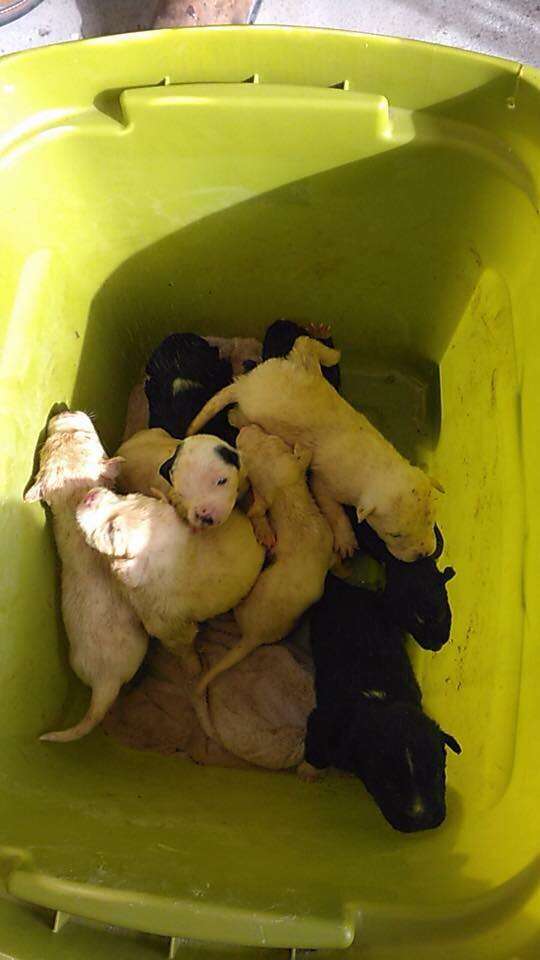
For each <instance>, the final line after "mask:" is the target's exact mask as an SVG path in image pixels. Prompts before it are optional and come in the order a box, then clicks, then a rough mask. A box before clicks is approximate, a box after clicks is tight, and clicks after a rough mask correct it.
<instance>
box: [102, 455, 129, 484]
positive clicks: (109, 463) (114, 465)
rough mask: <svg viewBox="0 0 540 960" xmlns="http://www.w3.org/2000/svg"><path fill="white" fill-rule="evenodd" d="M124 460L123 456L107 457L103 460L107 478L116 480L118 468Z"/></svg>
mask: <svg viewBox="0 0 540 960" xmlns="http://www.w3.org/2000/svg"><path fill="white" fill-rule="evenodd" d="M125 462H126V458H125V457H109V458H108V459H107V460H105V461H104V466H105V473H106V475H107V477H108V478H109V480H116V479H117V477H118V474H119V473H120V468H121V466H122V464H123V463H125Z"/></svg>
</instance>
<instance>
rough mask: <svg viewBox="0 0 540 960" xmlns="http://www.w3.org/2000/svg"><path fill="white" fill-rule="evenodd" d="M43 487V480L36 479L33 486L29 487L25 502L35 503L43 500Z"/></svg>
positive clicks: (24, 497) (24, 498)
mask: <svg viewBox="0 0 540 960" xmlns="http://www.w3.org/2000/svg"><path fill="white" fill-rule="evenodd" d="M43 499H44V497H43V488H42V485H41V480H36V482H35V483H33V484H32V486H31V487H29V488H28V490H27V491H26V493H25V494H24V496H23V500H24V502H25V503H35V502H36V500H43Z"/></svg>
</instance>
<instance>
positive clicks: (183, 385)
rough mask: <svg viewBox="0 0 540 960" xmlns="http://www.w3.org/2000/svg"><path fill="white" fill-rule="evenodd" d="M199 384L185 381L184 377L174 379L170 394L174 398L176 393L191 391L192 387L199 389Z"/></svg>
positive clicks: (194, 381)
mask: <svg viewBox="0 0 540 960" xmlns="http://www.w3.org/2000/svg"><path fill="white" fill-rule="evenodd" d="M200 386H201V384H200V383H197V381H196V380H187V379H184V377H175V379H174V380H173V382H172V394H173V397H176V395H177V394H178V393H184V391H185V390H191V388H192V387H200Z"/></svg>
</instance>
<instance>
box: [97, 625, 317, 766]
mask: <svg viewBox="0 0 540 960" xmlns="http://www.w3.org/2000/svg"><path fill="white" fill-rule="evenodd" d="M237 638H238V628H237V626H236V623H235V622H234V621H233V620H232V618H231V617H230V616H227V617H220V618H218V619H217V620H214V621H212V622H211V623H209V624H208V625H205V626H204V627H202V628H201V630H200V633H199V636H198V638H197V651H198V653H199V658H200V660H201V667H202V668H208V667H209V666H211V665H212V664H213V663H214V662H215V661H216V659H217V658H218V657H220V656H222V654H223V652H224V651H225V650H227V649H229V648H230V647H231V646H232V645H233V643H234V642H235V640H236V639H237ZM291 651H292V652H291ZM314 706H315V695H314V689H313V678H312V674H311V671H310V659H309V655H307V654H306V652H305V649H303V648H302V643H301V641H300V642H296V643H294V642H293V643H289V644H288V645H282V644H274V645H272V646H268V647H259V649H257V650H255V651H254V652H253V653H252V654H251V655H250V656H249V657H247V658H246V659H245V660H242V661H241V663H239V664H237V665H236V666H235V667H234V668H233V669H232V670H229V671H228V672H226V673H223V674H221V675H220V676H219V677H218V678H217V679H216V680H215V681H214V683H212V684H211V685H210V687H209V689H208V691H207V694H206V696H205V697H204V698H202V699H201V698H198V697H196V696H195V694H194V691H193V681H190V680H189V679H188V678H187V676H186V674H185V672H184V670H183V668H182V665H181V663H180V661H179V660H177V659H175V657H173V656H172V655H171V654H170V653H168V652H167V651H166V650H165V649H164V648H163V647H161V646H160V645H159V644H157V643H156V644H155V646H153V647H152V648H151V651H150V654H149V657H148V660H147V663H146V667H145V673H144V676H143V679H142V680H141V681H140V682H139V683H138V685H136V686H134V687H132V688H131V689H129V688H126V689H125V690H124V691H123V692H122V693H121V695H120V696H119V698H118V700H117V701H116V703H115V704H114V706H113V707H112V709H111V710H110V712H109V713H108V715H107V717H106V718H105V720H104V722H103V726H104V728H105V730H106V732H107V733H108V734H110V735H111V736H113V737H115V738H116V739H117V740H119V741H120V743H122V744H124V746H127V747H132V748H134V749H138V750H153V751H156V752H157V753H162V754H168V755H170V754H178V755H180V756H184V757H185V756H187V757H191V759H192V760H194V761H195V762H196V763H201V764H213V765H219V766H225V767H231V766H232V767H249V766H258V767H265V768H266V769H269V770H284V769H288V768H291V767H296V766H297V765H298V764H299V763H300V762H301V761H302V759H303V753H304V737H305V732H306V723H307V718H308V716H309V714H310V713H311V711H312V709H313V707H314Z"/></svg>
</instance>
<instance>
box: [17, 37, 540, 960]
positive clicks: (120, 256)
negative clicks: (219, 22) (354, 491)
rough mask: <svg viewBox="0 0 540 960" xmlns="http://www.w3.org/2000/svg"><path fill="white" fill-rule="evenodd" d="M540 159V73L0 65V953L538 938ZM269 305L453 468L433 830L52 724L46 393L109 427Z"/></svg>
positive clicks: (536, 941)
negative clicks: (132, 396) (201, 340)
mask: <svg viewBox="0 0 540 960" xmlns="http://www.w3.org/2000/svg"><path fill="white" fill-rule="evenodd" d="M539 181H540V79H539V75H538V73H537V72H535V71H534V70H532V69H528V68H522V67H520V66H519V65H518V64H513V63H509V62H505V61H501V60H495V59H491V58H487V57H482V56H479V55H475V54H470V53H464V52H461V51H456V50H450V49H445V48H437V47H433V46H429V45H425V44H418V43H413V42H409V41H402V40H392V39H385V38H376V37H368V36H361V35H348V34H340V33H332V32H324V31H309V30H289V29H273V28H260V29H259V28H221V29H204V30H188V31H165V32H162V33H153V34H139V35H134V36H131V37H113V38H107V39H102V40H95V41H87V42H84V43H76V44H67V45H64V46H61V47H49V48H46V49H42V50H39V51H36V52H32V53H25V54H20V55H16V56H13V57H8V58H5V59H4V60H2V61H1V62H0V204H1V209H0V215H1V233H0V245H1V249H0V324H1V337H2V346H1V353H0V409H1V413H2V416H1V420H0V437H1V441H2V458H1V461H0V495H1V497H2V510H1V513H0V523H1V532H2V544H3V549H4V560H3V563H2V572H1V577H2V591H1V594H0V617H1V624H2V630H1V645H0V677H1V680H2V685H1V691H2V696H1V698H0V739H1V750H2V764H1V769H0V879H1V882H2V890H3V892H4V899H0V954H2V955H6V956H9V957H16V958H17V960H38V958H39V960H42V958H47V960H48V958H50V960H56V958H58V960H64V958H66V960H67V958H69V960H79V958H81V960H83V958H84V960H86V958H90V957H92V958H94V957H98V956H99V957H100V958H102V957H103V958H108V957H110V958H113V957H114V958H117V957H118V958H122V957H124V956H125V957H126V958H127V957H128V956H129V957H130V960H139V958H141V960H145V958H151V957H157V956H165V955H166V952H167V944H166V942H165V941H162V940H161V939H159V938H160V937H165V936H169V937H172V936H176V937H180V938H187V937H189V938H191V940H192V941H193V942H190V944H187V945H183V944H180V945H179V944H178V942H177V941H175V942H174V944H173V947H172V949H173V951H174V948H175V947H176V946H179V950H180V954H179V955H183V956H185V957H195V956H199V955H202V956H204V955H206V956H212V957H218V956H219V957H222V956H223V957H225V956H234V957H243V956H244V955H245V956H249V957H252V956H253V957H257V956H261V957H266V956H268V954H269V952H270V949H269V948H272V947H279V948H286V947H295V946H296V947H318V948H321V954H320V955H321V957H324V958H330V957H336V956H338V955H339V951H340V949H341V948H345V947H347V946H348V945H349V944H350V943H351V941H353V940H354V943H353V945H352V946H351V947H350V955H351V956H352V957H356V958H358V960H411V958H412V957H414V958H415V960H435V958H436V960H518V958H519V960H538V957H540V933H539V930H540V891H539V873H540V864H539V859H538V851H539V842H538V841H539V833H540V831H539V821H540V814H539V808H540V804H539V794H540V764H539V759H540V757H539V753H540V748H539V743H540V738H539V736H538V729H539V719H540V716H539V712H540V711H539V697H538V688H539V686H540V643H539V632H540V629H539V628H540V604H539V600H540V593H539V590H538V568H539V558H540V513H539V511H538V509H537V504H538V500H539V497H540V449H539V444H538V432H539V425H540V389H539V387H538V384H539V382H540V322H539V321H540V317H539V304H540V296H539V294H540V290H539V286H540V255H539V242H538V240H539V222H538V189H539ZM279 316H288V317H291V318H295V319H298V320H307V319H309V320H312V321H315V322H330V323H331V324H332V326H333V333H334V336H335V339H336V341H337V342H338V343H339V344H340V345H341V346H342V347H343V350H344V378H345V389H346V392H347V394H348V395H349V396H351V397H353V398H354V399H355V401H356V402H357V403H358V404H359V405H361V406H362V409H364V410H365V411H366V412H367V413H368V415H369V416H371V417H372V418H373V419H374V421H375V422H377V424H378V425H379V426H381V427H382V428H383V429H384V430H385V431H386V432H387V433H388V435H389V436H390V437H391V438H393V439H394V441H395V442H396V444H397V445H398V446H399V447H400V449H402V450H403V451H404V452H405V453H406V454H408V455H410V456H412V457H414V459H415V460H416V461H417V462H419V463H422V464H426V465H427V466H429V469H430V471H431V472H432V473H433V474H434V475H435V476H437V477H438V478H439V479H440V480H441V481H442V482H443V483H444V486H445V488H446V491H447V492H446V496H445V497H443V498H442V502H441V510H440V523H441V526H442V528H443V530H444V532H445V537H446V544H447V550H446V555H445V558H444V559H445V561H446V562H448V563H451V564H452V565H454V566H455V567H456V569H457V571H458V576H457V577H456V579H455V580H454V581H452V583H451V585H450V594H451V600H452V604H453V607H454V611H455V617H454V629H453V640H452V643H451V644H449V645H448V646H447V647H446V648H445V649H444V650H443V651H442V652H440V653H438V654H436V655H432V654H428V653H422V652H421V651H420V650H418V649H414V651H413V655H414V659H415V664H416V667H417V670H418V674H419V678H420V680H421V683H422V686H423V689H424V691H425V698H426V706H427V708H428V710H429V711H431V713H432V714H433V715H434V716H435V717H436V719H437V720H438V721H439V722H440V723H441V724H442V725H443V726H444V728H445V729H448V730H449V731H451V732H452V733H453V734H454V735H455V736H457V737H458V739H459V740H460V741H461V743H462V746H463V755H462V756H461V757H454V756H453V755H450V757H449V760H448V780H449V796H448V818H447V821H446V823H445V824H444V825H443V827H442V828H440V829H439V830H437V831H433V832H429V833H426V834H422V835H407V836H405V835H400V834H398V833H395V832H394V831H392V829H391V828H390V827H389V826H388V824H387V823H386V822H385V821H384V820H383V818H382V816H381V815H380V813H379V812H378V810H377V809H376V807H375V806H374V804H373V803H372V802H371V801H370V799H369V798H368V796H367V795H366V793H365V791H364V790H363V788H362V786H361V785H360V784H359V783H358V782H356V781H354V780H352V779H349V778H345V777H338V776H332V777H330V778H329V779H327V780H326V781H325V782H323V783H321V784H317V785H310V784H305V783H302V782H300V781H299V780H297V779H296V778H295V777H294V776H293V775H286V774H283V775H277V774H268V773H262V772H261V773H258V772H255V771H253V772H234V771H229V770H218V769H203V768H198V767H196V766H194V765H192V764H190V763H188V762H186V761H182V760H177V759H174V758H172V759H171V758H162V757H158V756H153V755H149V754H143V753H136V752H131V751H128V750H125V749H123V748H121V747H119V746H118V745H117V744H115V743H114V742H113V741H111V740H109V739H107V738H106V737H105V736H104V734H103V733H102V732H101V731H96V732H95V733H94V734H92V735H91V736H90V737H88V738H87V739H85V740H83V741H81V742H79V743H75V744H70V745H63V744H44V743H39V742H38V740H37V737H38V735H39V733H41V732H43V731H44V730H47V729H51V728H56V727H57V726H58V725H59V724H60V723H65V724H66V725H67V724H68V723H69V722H70V720H73V719H74V718H75V717H78V716H79V715H80V713H81V711H82V710H83V707H84V704H85V703H86V701H87V697H88V692H87V691H86V690H84V689H83V688H82V687H81V685H80V684H78V683H77V681H76V680H75V679H74V678H73V676H72V674H71V673H70V671H69V669H68V667H67V660H66V643H65V637H64V634H63V631H62V628H61V626H60V620H59V614H58V588H57V570H56V562H55V553H54V547H53V542H52V537H51V530H50V525H49V522H48V520H47V518H46V516H45V514H44V512H43V510H42V509H41V508H40V507H39V505H35V506H28V505H23V503H22V492H23V489H24V487H25V485H26V483H27V482H28V480H29V478H30V475H31V470H32V462H33V457H34V452H35V448H36V443H37V440H38V436H39V433H40V431H41V429H42V428H43V426H44V424H45V422H46V418H47V416H48V414H49V411H50V410H51V408H52V407H53V405H54V404H55V403H57V402H60V401H66V402H68V403H69V404H70V405H73V406H74V407H82V408H84V409H86V410H89V411H91V412H93V413H94V414H95V417H96V423H97V426H98V428H99V430H100V432H101V434H102V436H103V438H104V440H105V442H106V443H107V444H108V445H109V447H110V449H111V450H112V449H113V448H114V445H115V443H116V442H117V440H118V438H119V436H120V432H121V427H122V420H123V417H124V413H125V404H126V398H127V394H128V391H129V389H130V387H131V385H132V384H133V383H134V382H135V380H136V379H137V377H138V376H139V372H140V368H141V365H142V364H143V362H144V359H145V357H146V355H147V353H148V351H149V350H150V349H151V348H152V347H153V346H154V345H155V344H156V343H157V342H158V341H159V339H160V338H161V337H162V336H164V335H165V334H167V333H169V332H171V331H172V330H175V329H180V330H181V329H193V330H198V331H201V332H203V333H204V332H208V333H215V334H223V335H227V334H229V333H230V334H252V335H257V334H261V333H262V331H263V330H264V328H265V326H266V325H267V324H268V323H269V322H270V321H272V320H274V319H276V318H277V317H279ZM43 907H45V908H47V910H45V911H44V910H42V909H41V908H43ZM51 910H57V911H60V913H59V914H58V927H60V926H61V924H62V921H63V920H64V919H66V915H68V916H75V917H79V918H85V919H86V920H88V921H96V922H98V924H104V926H98V927H96V928H94V927H93V926H91V925H88V923H83V922H75V921H72V922H69V923H67V924H66V925H65V926H64V927H63V928H62V929H61V930H59V932H58V933H56V934H55V933H52V932H51V931H50V930H49V929H48V926H47V922H48V920H49V919H50V916H51V914H50V913H49V912H48V911H51ZM118 928H125V929H126V930H128V931H131V933H125V934H124V935H122V934H121V933H120V932H119V930H118ZM137 931H138V932H137ZM155 935H158V936H157V937H156V936H155ZM194 941H207V942H208V944H209V945H206V946H204V945H201V944H199V945H197V944H196V943H195V942H194ZM227 944H228V945H229V946H227ZM244 948H245V949H244Z"/></svg>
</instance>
